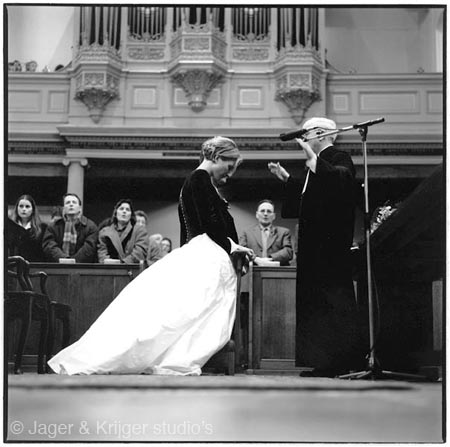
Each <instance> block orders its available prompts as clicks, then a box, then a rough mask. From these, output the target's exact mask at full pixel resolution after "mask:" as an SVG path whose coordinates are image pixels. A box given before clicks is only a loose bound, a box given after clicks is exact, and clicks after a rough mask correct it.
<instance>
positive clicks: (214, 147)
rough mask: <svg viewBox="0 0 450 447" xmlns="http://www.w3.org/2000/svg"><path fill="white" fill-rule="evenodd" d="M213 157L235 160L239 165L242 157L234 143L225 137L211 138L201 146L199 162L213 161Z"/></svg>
mask: <svg viewBox="0 0 450 447" xmlns="http://www.w3.org/2000/svg"><path fill="white" fill-rule="evenodd" d="M215 157H220V158H224V159H228V160H236V163H237V164H240V162H241V161H242V156H241V153H240V152H239V149H238V147H237V145H236V143H235V142H234V141H233V140H231V139H230V138H226V137H213V138H210V139H209V140H206V141H205V142H204V143H203V144H202V151H201V154H200V162H202V161H203V160H204V159H206V160H214V158H215Z"/></svg>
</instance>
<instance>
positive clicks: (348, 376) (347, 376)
mask: <svg viewBox="0 0 450 447" xmlns="http://www.w3.org/2000/svg"><path fill="white" fill-rule="evenodd" d="M371 375H372V371H359V372H354V373H349V374H342V375H341V376H338V379H350V380H356V379H366V378H369V376H371Z"/></svg>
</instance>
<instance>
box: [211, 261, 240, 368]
mask: <svg viewBox="0 0 450 447" xmlns="http://www.w3.org/2000/svg"><path fill="white" fill-rule="evenodd" d="M231 259H232V262H233V266H234V269H235V271H236V275H237V284H236V317H235V320H234V326H233V332H232V335H231V339H230V340H229V341H228V343H227V344H226V345H225V346H224V347H223V348H222V349H221V350H220V351H219V352H217V353H215V354H214V355H213V356H212V357H211V358H210V359H209V360H208V361H207V362H206V364H205V365H204V368H203V369H204V370H206V371H208V370H212V371H214V372H217V371H220V370H225V374H226V375H228V376H234V374H235V372H236V364H239V362H240V360H241V350H242V340H241V314H240V309H241V302H240V298H241V278H242V274H243V270H244V264H245V254H244V253H235V254H233V255H232V258H231Z"/></svg>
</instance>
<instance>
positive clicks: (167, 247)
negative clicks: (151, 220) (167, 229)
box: [160, 237, 172, 257]
mask: <svg viewBox="0 0 450 447" xmlns="http://www.w3.org/2000/svg"><path fill="white" fill-rule="evenodd" d="M160 246H161V256H162V257H164V256H166V255H167V254H168V253H170V252H171V251H172V241H171V240H170V239H169V238H168V237H163V238H162V239H161V244H160Z"/></svg>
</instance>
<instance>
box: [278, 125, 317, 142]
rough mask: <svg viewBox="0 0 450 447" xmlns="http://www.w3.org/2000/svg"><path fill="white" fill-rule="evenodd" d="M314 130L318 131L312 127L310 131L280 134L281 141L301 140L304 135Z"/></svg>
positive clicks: (293, 131) (303, 130)
mask: <svg viewBox="0 0 450 447" xmlns="http://www.w3.org/2000/svg"><path fill="white" fill-rule="evenodd" d="M313 129H316V127H312V128H310V129H300V130H292V131H291V132H286V133H282V134H280V140H281V141H289V140H293V139H294V138H300V137H302V136H303V135H305V133H308V132H309V131H310V130H313Z"/></svg>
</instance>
